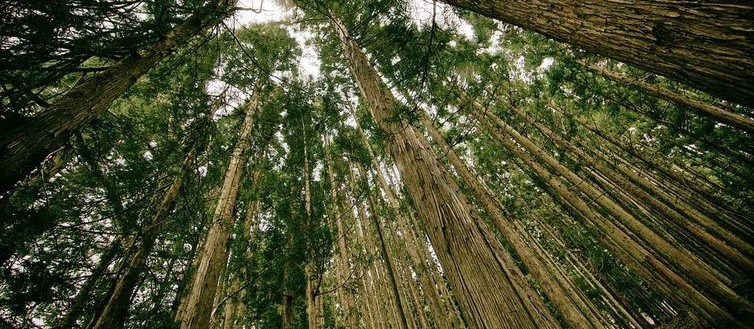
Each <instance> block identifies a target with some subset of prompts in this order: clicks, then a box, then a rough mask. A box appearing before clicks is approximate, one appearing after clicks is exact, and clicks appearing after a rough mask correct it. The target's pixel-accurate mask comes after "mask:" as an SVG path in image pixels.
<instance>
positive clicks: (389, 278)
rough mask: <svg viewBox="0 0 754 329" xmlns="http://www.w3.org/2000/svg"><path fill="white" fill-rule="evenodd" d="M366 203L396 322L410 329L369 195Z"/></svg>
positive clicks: (402, 299) (403, 300) (392, 262)
mask: <svg viewBox="0 0 754 329" xmlns="http://www.w3.org/2000/svg"><path fill="white" fill-rule="evenodd" d="M361 172H362V173H364V169H363V168H361ZM367 201H368V203H369V207H370V209H371V214H370V215H369V216H368V217H369V218H370V219H371V222H372V225H373V226H374V230H375V233H376V235H377V243H376V244H377V247H378V248H377V249H379V252H380V256H381V257H382V260H383V261H384V262H385V270H386V271H387V281H388V282H389V283H390V292H391V293H392V296H391V297H392V298H393V300H394V301H395V304H396V311H397V313H398V320H399V321H400V322H399V324H400V325H401V328H412V327H409V325H408V322H407V320H406V313H408V312H407V309H405V308H404V304H405V302H406V301H405V298H406V297H405V295H401V293H400V291H399V288H398V287H399V285H400V280H399V279H398V277H397V275H396V273H395V269H394V266H395V264H394V261H393V257H392V256H391V255H390V254H389V253H388V252H387V246H386V243H385V237H384V234H383V232H382V226H381V225H380V221H379V219H378V218H377V214H378V212H377V210H376V209H375V205H374V201H373V200H372V197H371V194H370V196H369V197H368V198H367Z"/></svg>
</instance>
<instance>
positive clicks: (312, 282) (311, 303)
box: [301, 121, 319, 329]
mask: <svg viewBox="0 0 754 329" xmlns="http://www.w3.org/2000/svg"><path fill="white" fill-rule="evenodd" d="M301 129H302V131H303V139H304V210H305V211H306V222H305V223H304V226H305V230H306V231H307V232H306V237H305V240H306V251H305V253H306V264H305V265H304V276H305V279H306V319H307V322H308V325H309V329H317V328H319V324H318V321H317V319H318V315H317V291H316V290H317V273H316V271H317V264H316V262H315V261H316V260H315V259H314V245H313V243H312V235H313V234H314V223H313V222H312V196H311V188H310V183H309V153H308V150H307V143H306V138H307V136H306V127H305V126H304V122H303V121H301Z"/></svg>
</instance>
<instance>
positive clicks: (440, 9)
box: [406, 0, 475, 41]
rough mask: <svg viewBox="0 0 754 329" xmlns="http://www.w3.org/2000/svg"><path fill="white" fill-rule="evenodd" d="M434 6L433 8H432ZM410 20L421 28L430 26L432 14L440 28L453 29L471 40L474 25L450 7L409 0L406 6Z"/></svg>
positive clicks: (424, 0)
mask: <svg viewBox="0 0 754 329" xmlns="http://www.w3.org/2000/svg"><path fill="white" fill-rule="evenodd" d="M433 7H434V8H433ZM406 9H407V11H408V15H409V17H410V18H411V21H412V22H413V23H414V24H415V25H416V26H418V27H419V28H421V29H424V28H430V27H431V26H432V17H433V15H434V17H435V22H436V23H437V26H439V27H440V28H442V29H447V30H454V31H456V33H458V34H460V35H462V36H464V37H465V38H466V39H468V40H469V41H473V40H474V39H475V38H474V27H473V26H471V24H469V23H468V22H466V21H464V20H463V19H461V18H460V17H458V15H456V14H455V13H454V12H453V9H452V7H450V6H448V5H446V4H444V3H440V2H432V1H427V0H409V1H408V4H407V6H406Z"/></svg>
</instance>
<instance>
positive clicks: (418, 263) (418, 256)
mask: <svg viewBox="0 0 754 329" xmlns="http://www.w3.org/2000/svg"><path fill="white" fill-rule="evenodd" d="M352 115H354V117H355V114H354V113H353V112H352ZM358 132H359V135H360V136H361V138H362V140H363V142H364V146H365V148H366V150H367V154H368V155H369V159H370V161H371V163H372V167H373V168H374V171H375V172H376V174H377V179H378V181H379V183H380V187H382V191H383V192H384V193H385V196H386V197H387V201H388V204H389V205H390V210H391V211H392V215H393V216H394V218H395V219H396V221H397V227H396V229H397V230H399V231H400V232H402V233H403V234H404V235H403V237H404V238H405V239H406V240H407V245H406V250H407V251H408V255H409V257H410V258H411V262H412V263H413V264H414V266H415V267H416V270H417V271H416V275H417V276H418V279H419V281H420V283H421V285H422V289H423V290H424V293H425V296H426V297H427V298H428V299H429V303H430V309H431V312H432V314H434V315H435V320H436V321H438V323H439V325H440V327H441V328H450V327H461V326H463V320H462V319H461V315H460V314H459V312H458V310H457V309H456V308H455V302H454V301H453V300H452V297H451V296H450V294H449V293H443V291H445V290H446V288H445V282H444V280H442V278H441V277H440V274H439V273H437V272H438V271H437V266H435V264H434V260H432V259H431V257H430V256H429V252H428V250H427V245H426V243H425V241H424V239H423V235H422V238H421V239H420V238H419V237H418V234H416V233H417V232H416V230H414V227H413V226H410V225H409V220H408V219H407V216H404V214H403V211H402V210H401V207H400V204H399V201H398V198H397V196H396V195H395V192H394V191H393V189H392V187H391V186H390V183H389V182H388V180H387V178H386V177H385V174H384V173H383V170H382V168H381V167H380V163H379V162H378V161H377V157H376V155H375V154H374V151H373V150H372V147H371V146H370V145H369V139H368V138H367V136H366V135H365V134H364V131H363V130H362V129H361V127H359V128H358ZM445 292H446V291H445ZM443 298H444V299H445V302H444V304H445V305H444V306H443V305H441V304H443V303H442V299H443ZM439 314H442V315H441V316H439Z"/></svg>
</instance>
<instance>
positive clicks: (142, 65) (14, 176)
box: [0, 0, 235, 195]
mask: <svg viewBox="0 0 754 329" xmlns="http://www.w3.org/2000/svg"><path fill="white" fill-rule="evenodd" d="M234 6H235V1H234V0H213V1H211V2H210V3H209V4H208V5H207V6H205V7H203V8H201V9H200V10H199V11H198V12H197V13H195V14H194V15H192V16H190V17H189V18H188V19H186V21H184V22H183V23H181V24H180V25H178V26H177V27H175V28H174V29H173V30H171V31H170V32H168V33H167V35H166V36H164V37H162V38H160V39H159V40H158V41H157V42H155V43H154V44H152V45H150V46H147V47H145V48H142V49H141V50H139V51H138V52H137V53H136V54H133V55H131V56H129V57H126V58H124V59H123V60H121V61H120V62H118V63H117V64H114V65H113V66H111V67H109V68H108V69H107V70H105V71H103V72H101V73H99V74H97V75H93V76H91V77H89V78H86V79H84V80H82V81H81V82H80V83H78V84H77V85H76V86H75V87H74V88H73V89H71V91H69V92H68V93H67V94H65V95H64V96H62V97H61V98H60V99H58V100H57V101H56V102H55V103H53V104H52V105H50V107H48V108H47V109H45V111H44V112H43V113H41V114H40V115H38V116H36V117H33V118H30V119H29V123H28V124H24V125H21V126H18V127H15V128H14V129H8V130H7V131H2V132H0V195H3V194H5V193H6V192H7V191H9V190H11V189H13V186H14V185H15V184H16V183H17V182H19V181H21V180H22V179H24V178H25V177H26V176H27V175H28V174H29V173H30V172H31V171H32V170H34V168H36V167H37V166H39V164H40V163H42V161H43V160H44V159H45V158H47V157H48V156H49V155H50V154H51V153H53V152H54V151H55V150H57V149H58V148H60V147H62V146H63V145H64V144H65V143H66V142H68V139H69V138H70V136H71V134H72V133H74V132H75V131H77V130H79V129H81V128H82V127H86V126H87V125H89V123H90V122H91V121H92V120H94V119H95V118H96V117H97V116H99V114H100V113H102V111H104V110H105V109H107V107H108V106H109V105H110V103H112V101H114V100H115V99H116V98H118V97H120V95H121V94H123V93H124V92H125V91H126V90H128V88H129V87H131V85H133V84H134V83H135V82H136V81H137V80H138V79H139V78H140V77H141V76H142V75H144V74H145V73H146V72H147V71H149V70H150V69H151V68H152V67H153V66H155V64H157V63H158V62H159V61H160V60H161V59H163V58H165V57H166V56H168V55H170V54H171V53H172V52H174V51H175V50H176V49H177V48H178V47H181V46H183V45H184V44H186V43H187V42H188V40H189V39H191V38H192V37H194V36H195V35H197V34H199V33H202V32H203V31H204V30H206V29H207V28H209V27H211V26H213V25H215V24H217V23H219V22H221V21H222V19H223V18H225V17H226V16H228V15H229V14H231V13H232V10H231V9H232V8H233V7H234Z"/></svg>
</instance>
